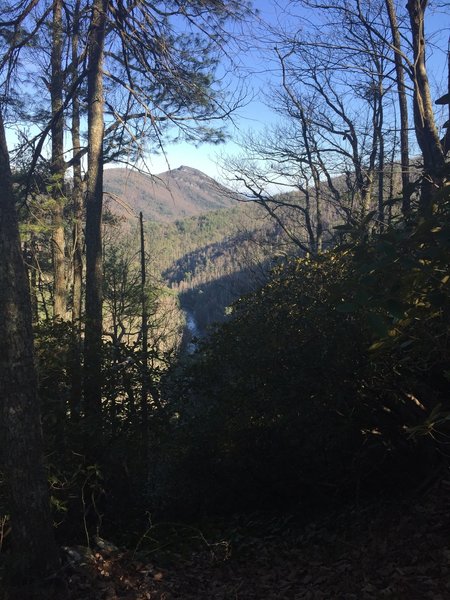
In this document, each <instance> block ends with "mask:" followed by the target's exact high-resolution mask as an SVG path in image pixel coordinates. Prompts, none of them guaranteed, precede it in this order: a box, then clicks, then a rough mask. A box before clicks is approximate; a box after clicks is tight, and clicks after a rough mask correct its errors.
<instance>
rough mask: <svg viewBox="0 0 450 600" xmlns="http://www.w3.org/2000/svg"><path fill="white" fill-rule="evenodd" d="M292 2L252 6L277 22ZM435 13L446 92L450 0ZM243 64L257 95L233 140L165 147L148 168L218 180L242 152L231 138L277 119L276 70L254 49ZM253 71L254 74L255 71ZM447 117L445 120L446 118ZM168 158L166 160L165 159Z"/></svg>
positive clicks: (432, 62)
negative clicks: (230, 158) (195, 172)
mask: <svg viewBox="0 0 450 600" xmlns="http://www.w3.org/2000/svg"><path fill="white" fill-rule="evenodd" d="M288 4H289V0H256V1H255V2H253V6H254V7H255V8H257V9H258V10H259V11H260V16H261V18H262V19H263V20H265V21H267V22H269V23H270V24H274V23H275V22H277V20H278V19H279V18H280V14H281V12H280V7H281V8H283V7H285V6H287V5H288ZM433 4H434V5H436V12H435V13H434V12H432V10H429V12H428V15H427V23H426V25H427V38H428V39H429V41H430V42H433V43H434V44H435V45H436V48H440V50H438V49H435V50H433V49H432V48H430V51H429V52H428V66H429V71H430V73H429V75H430V82H431V84H432V87H433V88H434V90H435V91H436V93H437V94H439V93H445V89H446V85H447V66H446V60H445V54H444V53H443V52H442V50H446V48H447V39H448V36H449V28H450V2H445V1H442V0H441V1H437V0H436V1H435V2H434V3H433V2H431V9H433ZM240 58H241V63H242V66H243V68H244V71H245V72H246V80H247V82H249V84H250V88H251V90H250V92H251V93H252V94H253V95H254V97H253V99H252V100H250V101H249V103H248V104H247V105H246V106H245V107H243V108H241V109H240V110H238V111H237V112H236V113H235V115H234V118H233V124H230V125H229V127H228V131H229V134H230V137H231V140H230V141H229V142H227V143H226V144H223V145H220V146H213V145H208V144H204V145H202V146H200V147H199V148H195V147H194V146H192V145H189V144H185V143H183V144H175V145H168V146H167V147H166V157H163V156H159V157H155V156H150V157H149V159H148V163H147V167H148V168H150V170H151V172H152V173H160V172H162V171H166V170H167V168H168V164H169V165H170V168H172V169H175V168H177V167H179V166H181V165H186V166H189V167H193V168H196V169H199V170H201V171H203V172H204V173H206V174H208V175H210V176H211V177H214V178H216V179H220V178H221V174H220V168H219V167H218V164H217V163H218V162H219V161H220V157H221V156H223V155H233V154H238V153H239V147H238V146H237V144H236V143H235V142H234V141H232V140H233V139H235V140H236V139H238V138H239V135H240V134H241V133H243V132H245V131H246V130H250V129H252V130H261V129H263V128H264V126H266V125H269V124H270V123H273V122H274V121H276V120H277V115H276V114H275V113H273V112H272V111H271V110H270V109H269V108H267V106H266V105H265V104H264V93H265V91H266V90H267V89H268V85H269V82H270V81H272V82H273V81H276V73H274V72H273V71H272V66H273V65H272V64H271V62H270V59H268V58H267V57H266V58H265V59H264V58H263V57H262V56H261V54H260V53H259V52H258V51H257V50H256V49H254V50H253V51H251V52H247V53H245V55H241V57H240ZM252 71H253V73H252ZM444 120H445V119H444ZM166 159H167V160H166Z"/></svg>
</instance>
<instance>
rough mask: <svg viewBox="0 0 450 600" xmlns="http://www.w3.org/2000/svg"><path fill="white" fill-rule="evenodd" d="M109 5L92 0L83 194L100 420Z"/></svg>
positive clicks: (88, 359) (88, 406)
mask: <svg viewBox="0 0 450 600" xmlns="http://www.w3.org/2000/svg"><path fill="white" fill-rule="evenodd" d="M107 7H108V2H107V0H94V3H93V6H92V20H91V28H90V32H89V39H88V53H89V63H88V170H87V190H86V234H85V236H86V324H85V340H84V344H85V347H84V401H85V414H86V415H87V416H90V417H92V418H94V419H97V420H98V421H100V419H101V397H102V385H101V366H102V361H101V351H102V285H103V258H102V228H101V226H102V208H103V135H104V121H103V109H104V95H103V55H104V43H105V25H106V13H107Z"/></svg>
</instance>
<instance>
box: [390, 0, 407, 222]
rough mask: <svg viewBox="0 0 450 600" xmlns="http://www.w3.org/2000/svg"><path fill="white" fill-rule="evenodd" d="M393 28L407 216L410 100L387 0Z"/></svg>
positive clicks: (392, 10) (397, 33) (393, 16)
mask: <svg viewBox="0 0 450 600" xmlns="http://www.w3.org/2000/svg"><path fill="white" fill-rule="evenodd" d="M385 2H386V9H387V12H388V16H389V23H390V27H391V35H392V45H393V46H394V48H395V51H394V62H395V77H396V84H397V95H398V105H399V108H400V162H401V169H402V212H403V214H404V215H405V216H407V215H408V214H409V212H410V210H411V188H410V184H409V173H410V166H409V140H408V100H407V97H406V87H405V75H404V69H403V59H402V46H401V38H400V30H399V28H398V22H397V13H396V11H395V6H394V2H393V0H385Z"/></svg>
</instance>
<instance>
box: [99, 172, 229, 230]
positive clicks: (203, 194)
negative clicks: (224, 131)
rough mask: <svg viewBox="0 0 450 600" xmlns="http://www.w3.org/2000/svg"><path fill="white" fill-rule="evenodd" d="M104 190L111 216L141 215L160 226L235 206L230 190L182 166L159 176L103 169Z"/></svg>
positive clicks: (206, 176) (200, 173) (202, 174)
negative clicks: (160, 224) (112, 214)
mask: <svg viewBox="0 0 450 600" xmlns="http://www.w3.org/2000/svg"><path fill="white" fill-rule="evenodd" d="M104 190H105V192H106V194H107V195H108V196H109V198H110V202H109V207H110V209H111V211H112V212H113V213H114V214H118V215H120V216H124V217H130V216H132V215H134V216H137V215H138V214H139V212H142V214H143V217H144V219H145V220H147V221H149V220H150V221H157V222H162V223H169V222H171V221H175V220H177V219H184V218H186V217H191V216H198V215H201V214H203V213H205V212H209V211H213V210H218V209H221V208H230V207H231V206H233V205H234V204H235V201H233V199H232V196H233V192H232V191H231V190H228V189H227V188H226V187H225V186H222V185H221V184H219V183H218V182H217V181H215V180H214V179H212V178H211V177H208V175H205V174H204V173H202V172H201V171H198V170H197V169H193V168H191V167H185V166H181V167H179V168H178V169H173V170H171V171H166V172H164V173H160V174H159V175H145V174H143V173H140V172H138V171H133V170H131V169H124V168H113V169H106V170H105V172H104Z"/></svg>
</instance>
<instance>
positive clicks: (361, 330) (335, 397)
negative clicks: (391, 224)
mask: <svg viewBox="0 0 450 600" xmlns="http://www.w3.org/2000/svg"><path fill="white" fill-rule="evenodd" d="M352 233H353V234H354V235H355V234H356V232H352ZM449 258H450V228H449V215H448V212H447V210H446V209H445V210H441V211H439V212H436V214H435V215H434V216H433V217H432V218H430V219H429V220H427V221H425V220H421V221H419V222H416V223H411V224H409V225H407V226H404V227H402V228H400V229H396V230H394V229H393V230H390V231H388V232H386V233H384V234H383V235H379V236H377V237H376V238H375V239H373V240H372V241H370V242H369V241H367V240H365V241H364V240H362V241H361V240H355V239H351V241H350V242H349V243H348V244H346V245H343V246H341V247H340V248H338V249H335V250H333V251H330V252H327V253H325V254H324V255H322V256H321V257H319V258H318V259H315V260H310V259H303V260H293V261H290V262H288V263H287V264H286V265H284V266H283V267H280V268H278V269H277V270H276V271H274V273H273V275H272V277H271V279H270V281H269V283H268V284H267V285H266V286H264V287H263V288H262V289H260V290H259V291H257V292H255V293H253V294H251V295H249V296H247V297H245V298H243V299H241V300H240V301H239V302H238V303H237V304H236V305H235V307H234V314H233V317H232V318H231V319H230V320H229V321H228V322H227V323H225V324H223V325H222V326H220V327H219V328H218V329H217V330H216V332H215V333H214V334H213V335H212V336H211V338H210V339H209V340H208V341H206V342H205V343H204V344H203V345H202V347H201V349H200V351H199V353H198V354H197V356H196V357H195V358H194V359H193V362H192V364H191V365H190V366H189V367H188V369H187V371H186V373H185V378H186V379H185V391H184V395H183V397H184V400H183V401H181V402H178V403H176V410H177V411H178V413H179V414H178V415H177V418H176V431H175V432H176V435H177V436H178V438H177V439H178V444H179V446H180V447H183V448H184V452H183V453H182V456H180V451H179V450H178V455H177V457H176V458H177V460H178V461H179V462H178V470H177V469H175V471H176V472H175V473H173V475H172V480H174V481H177V482H178V483H177V484H175V485H178V489H180V477H181V478H182V479H183V481H184V485H183V486H181V489H182V490H184V494H185V506H186V504H187V503H188V502H189V498H195V499H196V500H195V502H197V504H198V503H200V505H201V507H202V509H205V508H207V509H208V510H226V509H230V508H239V507H243V506H244V507H249V506H252V507H254V506H255V505H259V506H264V505H265V506H274V505H276V504H277V503H280V504H283V505H285V504H286V501H287V500H293V501H297V500H303V501H305V502H306V501H308V500H311V501H313V502H314V503H317V502H319V501H322V500H324V501H329V500H330V498H336V497H341V495H342V494H344V495H347V496H348V495H350V497H351V498H352V499H355V495H357V494H358V493H359V492H360V491H363V492H366V493H371V492H373V491H374V490H375V489H378V488H380V487H381V488H382V489H384V490H391V491H392V490H393V489H399V488H403V487H404V486H410V485H417V484H418V483H419V482H420V480H421V478H422V477H423V476H424V474H425V473H426V472H427V471H428V469H429V468H430V466H431V465H435V464H436V463H437V461H438V460H439V457H441V456H442V450H443V448H444V446H443V445H442V442H445V440H446V439H447V437H446V436H447V431H446V419H448V417H447V415H448V414H449V411H450V400H449V398H448V388H449V385H448V382H449V367H448V365H449V310H450V296H449V290H450V281H449V280H450V275H449V272H448V264H449ZM422 433H432V434H433V435H432V436H430V435H425V436H422V435H420V434H422ZM172 468H173V465H172ZM167 493H168V492H167ZM195 502H194V505H195Z"/></svg>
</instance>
